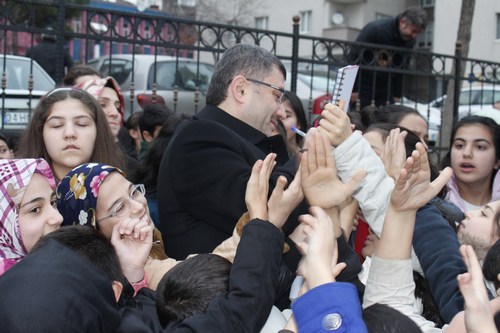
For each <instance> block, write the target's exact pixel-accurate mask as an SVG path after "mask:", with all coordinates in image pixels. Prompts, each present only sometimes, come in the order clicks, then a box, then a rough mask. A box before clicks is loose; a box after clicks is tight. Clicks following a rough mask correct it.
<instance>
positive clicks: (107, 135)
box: [17, 88, 125, 169]
mask: <svg viewBox="0 0 500 333" xmlns="http://www.w3.org/2000/svg"><path fill="white" fill-rule="evenodd" d="M68 99H76V100H78V101H80V102H81V103H82V104H83V105H84V107H85V108H86V109H87V110H88V111H89V113H90V116H91V117H92V119H93V120H94V122H95V125H96V133H97V134H96V139H95V143H94V150H93V152H92V155H91V157H90V160H89V161H88V162H96V163H104V164H109V165H112V166H115V167H118V168H120V169H124V167H125V163H124V157H123V154H122V153H121V151H120V150H119V149H116V144H115V142H114V138H113V134H112V133H111V129H110V128H109V125H108V122H107V120H106V116H105V114H104V112H103V111H102V109H101V107H100V106H99V104H97V101H96V100H95V98H94V97H92V95H90V94H89V93H87V92H85V91H83V90H80V89H75V88H57V89H55V90H53V91H52V92H49V93H48V94H47V95H45V96H44V97H43V98H42V99H41V100H40V102H39V103H38V105H37V107H36V109H35V111H34V113H33V118H32V119H31V121H30V122H29V124H28V127H27V128H26V130H25V132H24V134H23V135H22V137H21V139H20V142H19V150H18V152H17V156H19V157H24V158H40V157H41V158H43V159H45V160H46V161H47V162H48V163H49V165H50V166H51V167H52V158H51V157H50V155H49V153H48V152H47V148H46V146H45V141H44V140H43V127H44V125H45V122H46V121H47V118H48V117H49V115H50V112H51V111H52V107H53V106H54V104H56V103H58V102H61V101H65V100H68ZM69 111H70V110H68V112H69Z"/></svg>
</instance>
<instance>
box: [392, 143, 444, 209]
mask: <svg viewBox="0 0 500 333" xmlns="http://www.w3.org/2000/svg"><path fill="white" fill-rule="evenodd" d="M452 173H453V171H452V169H451V168H445V169H444V170H443V171H442V172H441V173H440V175H439V176H438V177H437V178H436V179H435V180H434V181H433V182H431V181H430V175H431V171H430V165H429V160H428V157H427V152H426V150H425V148H424V145H423V144H422V143H420V142H419V143H417V144H416V146H415V150H414V151H413V153H412V155H411V156H410V157H408V159H407V160H406V162H405V163H404V166H403V168H402V169H401V171H400V173H399V175H398V178H397V180H396V184H395V186H394V189H393V191H392V195H391V206H392V208H393V209H394V210H395V211H396V212H404V211H416V210H417V209H419V208H420V207H422V206H424V205H425V204H426V203H427V202H428V201H429V200H431V199H432V198H433V197H434V196H436V195H437V194H438V193H439V191H441V189H442V188H443V186H444V185H446V183H447V182H448V180H449V179H450V178H451V176H452Z"/></svg>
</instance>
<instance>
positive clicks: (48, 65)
mask: <svg viewBox="0 0 500 333" xmlns="http://www.w3.org/2000/svg"><path fill="white" fill-rule="evenodd" d="M48 30H53V29H52V28H48ZM59 52H61V49H60V48H59V45H58V44H57V43H56V36H55V35H49V34H46V33H43V34H42V42H41V43H40V44H38V45H36V46H33V47H32V48H29V49H28V50H27V51H26V57H29V58H33V60H35V61H36V62H37V63H38V64H39V65H40V66H42V68H43V69H44V70H45V71H46V72H47V74H49V75H50V77H51V78H52V79H53V80H54V81H56V84H57V83H59V82H57V80H58V79H59V80H61V79H62V78H63V77H64V75H65V74H66V72H65V70H69V68H71V66H73V60H72V59H71V56H70V55H69V53H68V50H67V49H66V48H64V58H63V64H62V65H61V64H59V63H58V61H57V58H58V57H59V56H58V53H59Z"/></svg>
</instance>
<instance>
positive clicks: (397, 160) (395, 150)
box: [380, 128, 408, 181]
mask: <svg viewBox="0 0 500 333" xmlns="http://www.w3.org/2000/svg"><path fill="white" fill-rule="evenodd" d="M407 134H408V132H406V131H402V132H401V130H400V129H399V128H395V129H393V130H391V132H390V133H389V136H388V137H387V139H386V140H385V146H384V149H383V150H382V155H381V156H380V158H381V159H382V161H383V162H384V167H385V172H386V173H387V175H388V176H389V177H391V178H392V179H394V181H396V180H397V179H398V177H399V173H400V172H401V168H402V167H403V165H404V164H405V161H406V147H405V138H406V135H407Z"/></svg>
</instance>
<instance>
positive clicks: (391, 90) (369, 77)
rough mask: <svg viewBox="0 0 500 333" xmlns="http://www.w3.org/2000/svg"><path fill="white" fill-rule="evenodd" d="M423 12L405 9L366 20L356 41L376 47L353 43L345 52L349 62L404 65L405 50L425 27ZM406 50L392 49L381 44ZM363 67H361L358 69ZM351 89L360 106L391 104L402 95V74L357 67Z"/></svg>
mask: <svg viewBox="0 0 500 333" xmlns="http://www.w3.org/2000/svg"><path fill="white" fill-rule="evenodd" d="M426 24H427V14H426V12H425V11H424V10H423V9H422V8H416V7H413V8H409V9H407V10H406V11H404V12H403V13H401V14H400V15H398V16H396V17H389V18H385V19H380V20H376V21H373V22H370V23H368V24H367V25H366V26H365V27H364V28H363V29H362V30H361V32H360V33H359V35H358V38H357V39H356V42H362V43H370V44H378V45H379V47H378V48H369V47H362V46H354V47H353V48H352V49H351V50H350V52H349V56H348V59H349V62H350V63H353V64H359V65H361V66H362V67H363V65H364V66H365V67H366V66H372V67H379V68H380V69H381V70H384V69H391V68H392V69H394V68H395V69H398V68H399V69H401V68H406V66H407V65H408V62H409V52H410V51H411V50H412V49H413V47H414V46H415V43H416V40H417V37H418V35H419V34H420V33H422V32H423V31H424V30H425V27H426ZM387 46H388V47H399V48H405V49H408V53H406V52H395V51H394V50H387V49H384V47H387ZM361 69H363V68H361ZM358 80H361V82H359V81H358V82H356V84H355V85H354V89H353V92H354V93H353V96H352V97H351V100H354V101H355V100H357V99H358V98H359V99H360V103H361V108H363V107H365V106H367V105H370V104H371V103H372V101H373V102H374V103H375V106H377V107H378V106H381V105H386V104H387V102H388V103H389V104H392V103H394V102H397V101H398V100H399V99H400V98H401V96H402V86H403V81H402V75H401V74H397V73H389V72H383V71H377V72H376V73H375V72H374V70H373V69H372V70H368V69H366V70H361V71H360V73H359V74H358Z"/></svg>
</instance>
